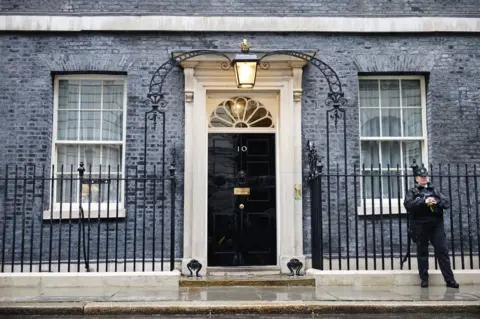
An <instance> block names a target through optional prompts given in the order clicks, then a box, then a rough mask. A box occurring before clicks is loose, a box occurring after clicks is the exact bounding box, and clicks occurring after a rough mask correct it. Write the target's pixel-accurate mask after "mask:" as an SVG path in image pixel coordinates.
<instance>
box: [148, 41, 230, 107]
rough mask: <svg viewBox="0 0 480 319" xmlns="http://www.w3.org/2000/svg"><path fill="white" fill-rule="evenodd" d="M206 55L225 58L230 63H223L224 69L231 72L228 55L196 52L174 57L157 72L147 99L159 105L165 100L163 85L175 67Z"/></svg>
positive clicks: (211, 51) (206, 51) (204, 51)
mask: <svg viewBox="0 0 480 319" xmlns="http://www.w3.org/2000/svg"><path fill="white" fill-rule="evenodd" d="M206 54H214V55H219V56H222V57H224V58H225V59H227V60H228V62H227V61H226V62H224V63H222V69H224V70H229V69H230V68H231V64H232V60H230V58H229V57H228V56H227V55H226V54H224V53H221V52H218V51H214V50H195V51H189V52H185V53H182V54H180V55H177V56H173V57H172V58H170V59H169V60H168V61H167V62H165V63H163V64H162V65H161V66H160V67H159V68H158V69H157V70H156V71H155V73H154V74H153V76H152V79H151V80H150V87H149V90H148V94H147V97H148V98H149V99H150V100H151V102H152V106H154V105H157V104H159V103H160V101H161V100H162V99H163V84H164V83H165V78H166V77H167V75H168V74H169V73H170V71H172V69H173V68H174V67H176V66H178V65H179V64H180V63H182V62H183V61H185V60H188V59H191V58H194V57H197V56H200V55H206Z"/></svg>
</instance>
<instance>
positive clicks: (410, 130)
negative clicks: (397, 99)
mask: <svg viewBox="0 0 480 319" xmlns="http://www.w3.org/2000/svg"><path fill="white" fill-rule="evenodd" d="M403 135H404V136H422V109H420V108H418V109H417V108H415V109H403Z"/></svg>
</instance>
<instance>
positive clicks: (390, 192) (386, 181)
mask: <svg viewBox="0 0 480 319" xmlns="http://www.w3.org/2000/svg"><path fill="white" fill-rule="evenodd" d="M383 175H384V176H383V177H382V190H383V198H386V199H388V198H398V185H397V176H396V172H393V173H392V172H390V178H389V175H388V171H387V172H385V171H384V172H383ZM400 183H401V179H400ZM388 185H390V188H389V187H388ZM401 185H402V184H400V187H401ZM401 195H402V194H401V193H400V196H401ZM383 204H384V205H386V206H387V207H388V201H384V202H383ZM394 207H398V202H397V201H393V202H392V208H394ZM383 213H384V214H388V213H389V210H388V208H387V209H384V210H383Z"/></svg>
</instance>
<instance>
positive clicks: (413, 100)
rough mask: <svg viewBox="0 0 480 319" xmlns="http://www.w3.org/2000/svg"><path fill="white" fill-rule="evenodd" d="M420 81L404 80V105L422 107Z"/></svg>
mask: <svg viewBox="0 0 480 319" xmlns="http://www.w3.org/2000/svg"><path fill="white" fill-rule="evenodd" d="M420 94H421V93H420V80H402V105H403V106H418V107H421V105H422V102H421V98H420Z"/></svg>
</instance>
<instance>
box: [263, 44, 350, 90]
mask: <svg viewBox="0 0 480 319" xmlns="http://www.w3.org/2000/svg"><path fill="white" fill-rule="evenodd" d="M272 55H288V56H293V57H296V58H299V59H302V60H305V61H307V62H309V63H310V64H312V65H313V66H315V67H316V68H317V69H319V70H320V72H322V74H323V76H324V77H325V79H326V80H327V83H328V88H329V90H330V92H333V93H339V94H340V93H341V94H342V96H343V93H342V83H341V82H340V79H339V78H338V75H337V73H336V72H335V71H334V70H333V69H332V68H331V67H330V66H329V65H328V64H326V63H325V62H323V61H322V60H320V59H317V58H316V57H314V56H313V55H310V54H306V53H302V52H297V51H290V50H278V51H272V52H269V53H267V54H265V55H264V56H262V57H261V58H260V61H259V62H260V63H261V62H262V60H263V59H265V58H266V57H268V56H272Z"/></svg>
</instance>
